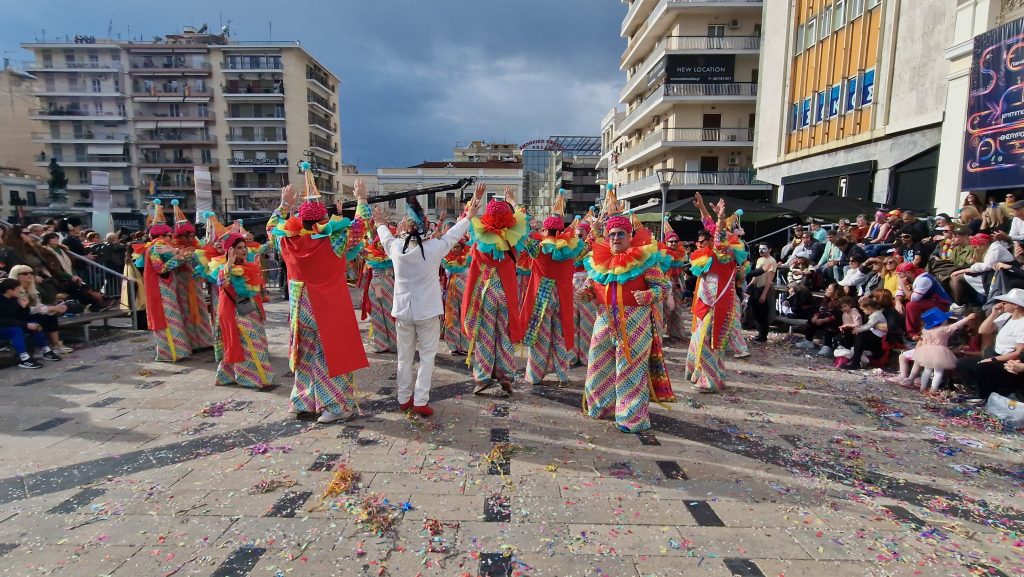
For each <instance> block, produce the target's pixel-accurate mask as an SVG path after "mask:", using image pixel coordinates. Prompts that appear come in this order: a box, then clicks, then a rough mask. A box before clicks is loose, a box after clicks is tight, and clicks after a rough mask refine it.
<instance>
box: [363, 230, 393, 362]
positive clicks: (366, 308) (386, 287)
mask: <svg viewBox="0 0 1024 577" xmlns="http://www.w3.org/2000/svg"><path fill="white" fill-rule="evenodd" d="M377 224H378V225H379V226H384V227H387V223H386V221H385V222H378V223H377ZM388 232H389V233H390V234H394V232H392V231H391V230H390V229H389V231H388ZM368 234H369V235H372V236H373V240H372V241H371V242H369V243H368V244H367V245H366V248H364V249H363V251H362V257H363V260H364V261H365V262H366V270H365V272H364V275H363V282H364V283H365V284H364V285H363V287H364V288H363V302H362V313H363V314H362V320H364V321H365V320H366V318H367V317H369V318H370V339H371V341H372V347H373V351H374V352H376V353H394V352H397V351H398V343H397V335H396V331H395V318H394V317H393V316H391V307H392V304H393V301H394V298H395V270H394V265H393V264H392V262H391V258H390V257H389V256H388V253H387V251H386V250H385V249H384V246H383V245H382V244H381V238H380V236H379V235H377V234H374V232H373V231H369V232H368Z"/></svg>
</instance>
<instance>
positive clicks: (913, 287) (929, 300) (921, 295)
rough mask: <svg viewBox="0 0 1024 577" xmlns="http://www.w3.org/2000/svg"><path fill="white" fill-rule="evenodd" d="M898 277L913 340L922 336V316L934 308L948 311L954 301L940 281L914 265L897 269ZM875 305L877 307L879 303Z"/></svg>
mask: <svg viewBox="0 0 1024 577" xmlns="http://www.w3.org/2000/svg"><path fill="white" fill-rule="evenodd" d="M896 275H897V277H898V278H899V285H900V288H899V294H897V296H901V295H902V299H903V301H902V302H903V309H904V310H903V311H902V312H903V316H904V317H905V319H906V328H907V336H909V337H910V338H912V339H913V338H916V337H918V336H919V335H920V334H921V326H922V323H921V315H922V314H924V312H925V311H926V310H928V309H931V308H934V307H938V308H940V309H942V311H943V312H945V311H948V310H949V305H950V303H951V302H952V299H950V297H949V294H947V293H946V290H945V289H944V288H942V283H940V282H939V281H938V279H936V278H935V277H934V276H932V275H931V274H929V273H927V272H925V271H924V270H923V269H919V268H917V267H916V266H914V265H913V264H912V263H909V262H905V263H903V264H901V265H899V266H898V267H896ZM907 295H909V297H908V296H907ZM872 300H873V299H872ZM875 304H876V307H877V301H875ZM896 308H897V310H898V309H899V308H900V307H899V306H897V307H896Z"/></svg>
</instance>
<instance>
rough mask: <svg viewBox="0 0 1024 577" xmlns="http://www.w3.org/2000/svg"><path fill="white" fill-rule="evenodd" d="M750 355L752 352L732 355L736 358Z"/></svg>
mask: <svg viewBox="0 0 1024 577" xmlns="http://www.w3.org/2000/svg"><path fill="white" fill-rule="evenodd" d="M749 356H750V352H749V351H748V352H743V353H736V354H735V355H733V356H732V358H734V359H745V358H747V357H749Z"/></svg>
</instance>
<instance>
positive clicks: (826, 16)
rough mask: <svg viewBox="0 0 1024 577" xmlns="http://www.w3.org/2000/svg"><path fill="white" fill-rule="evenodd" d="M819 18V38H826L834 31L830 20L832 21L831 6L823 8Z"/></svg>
mask: <svg viewBox="0 0 1024 577" xmlns="http://www.w3.org/2000/svg"><path fill="white" fill-rule="evenodd" d="M819 20H820V21H821V29H820V30H818V40H824V39H826V38H828V35H829V34H831V33H832V28H831V27H830V26H829V22H832V7H831V6H825V7H824V8H822V10H821V16H820V18H819Z"/></svg>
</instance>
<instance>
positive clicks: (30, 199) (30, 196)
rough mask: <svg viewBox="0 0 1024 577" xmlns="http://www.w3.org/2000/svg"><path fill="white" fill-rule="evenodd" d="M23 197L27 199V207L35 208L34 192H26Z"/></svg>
mask: <svg viewBox="0 0 1024 577" xmlns="http://www.w3.org/2000/svg"><path fill="white" fill-rule="evenodd" d="M25 196H27V197H28V205H29V206H35V205H36V193H35V191H34V190H30V191H28V192H26V193H25Z"/></svg>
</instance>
